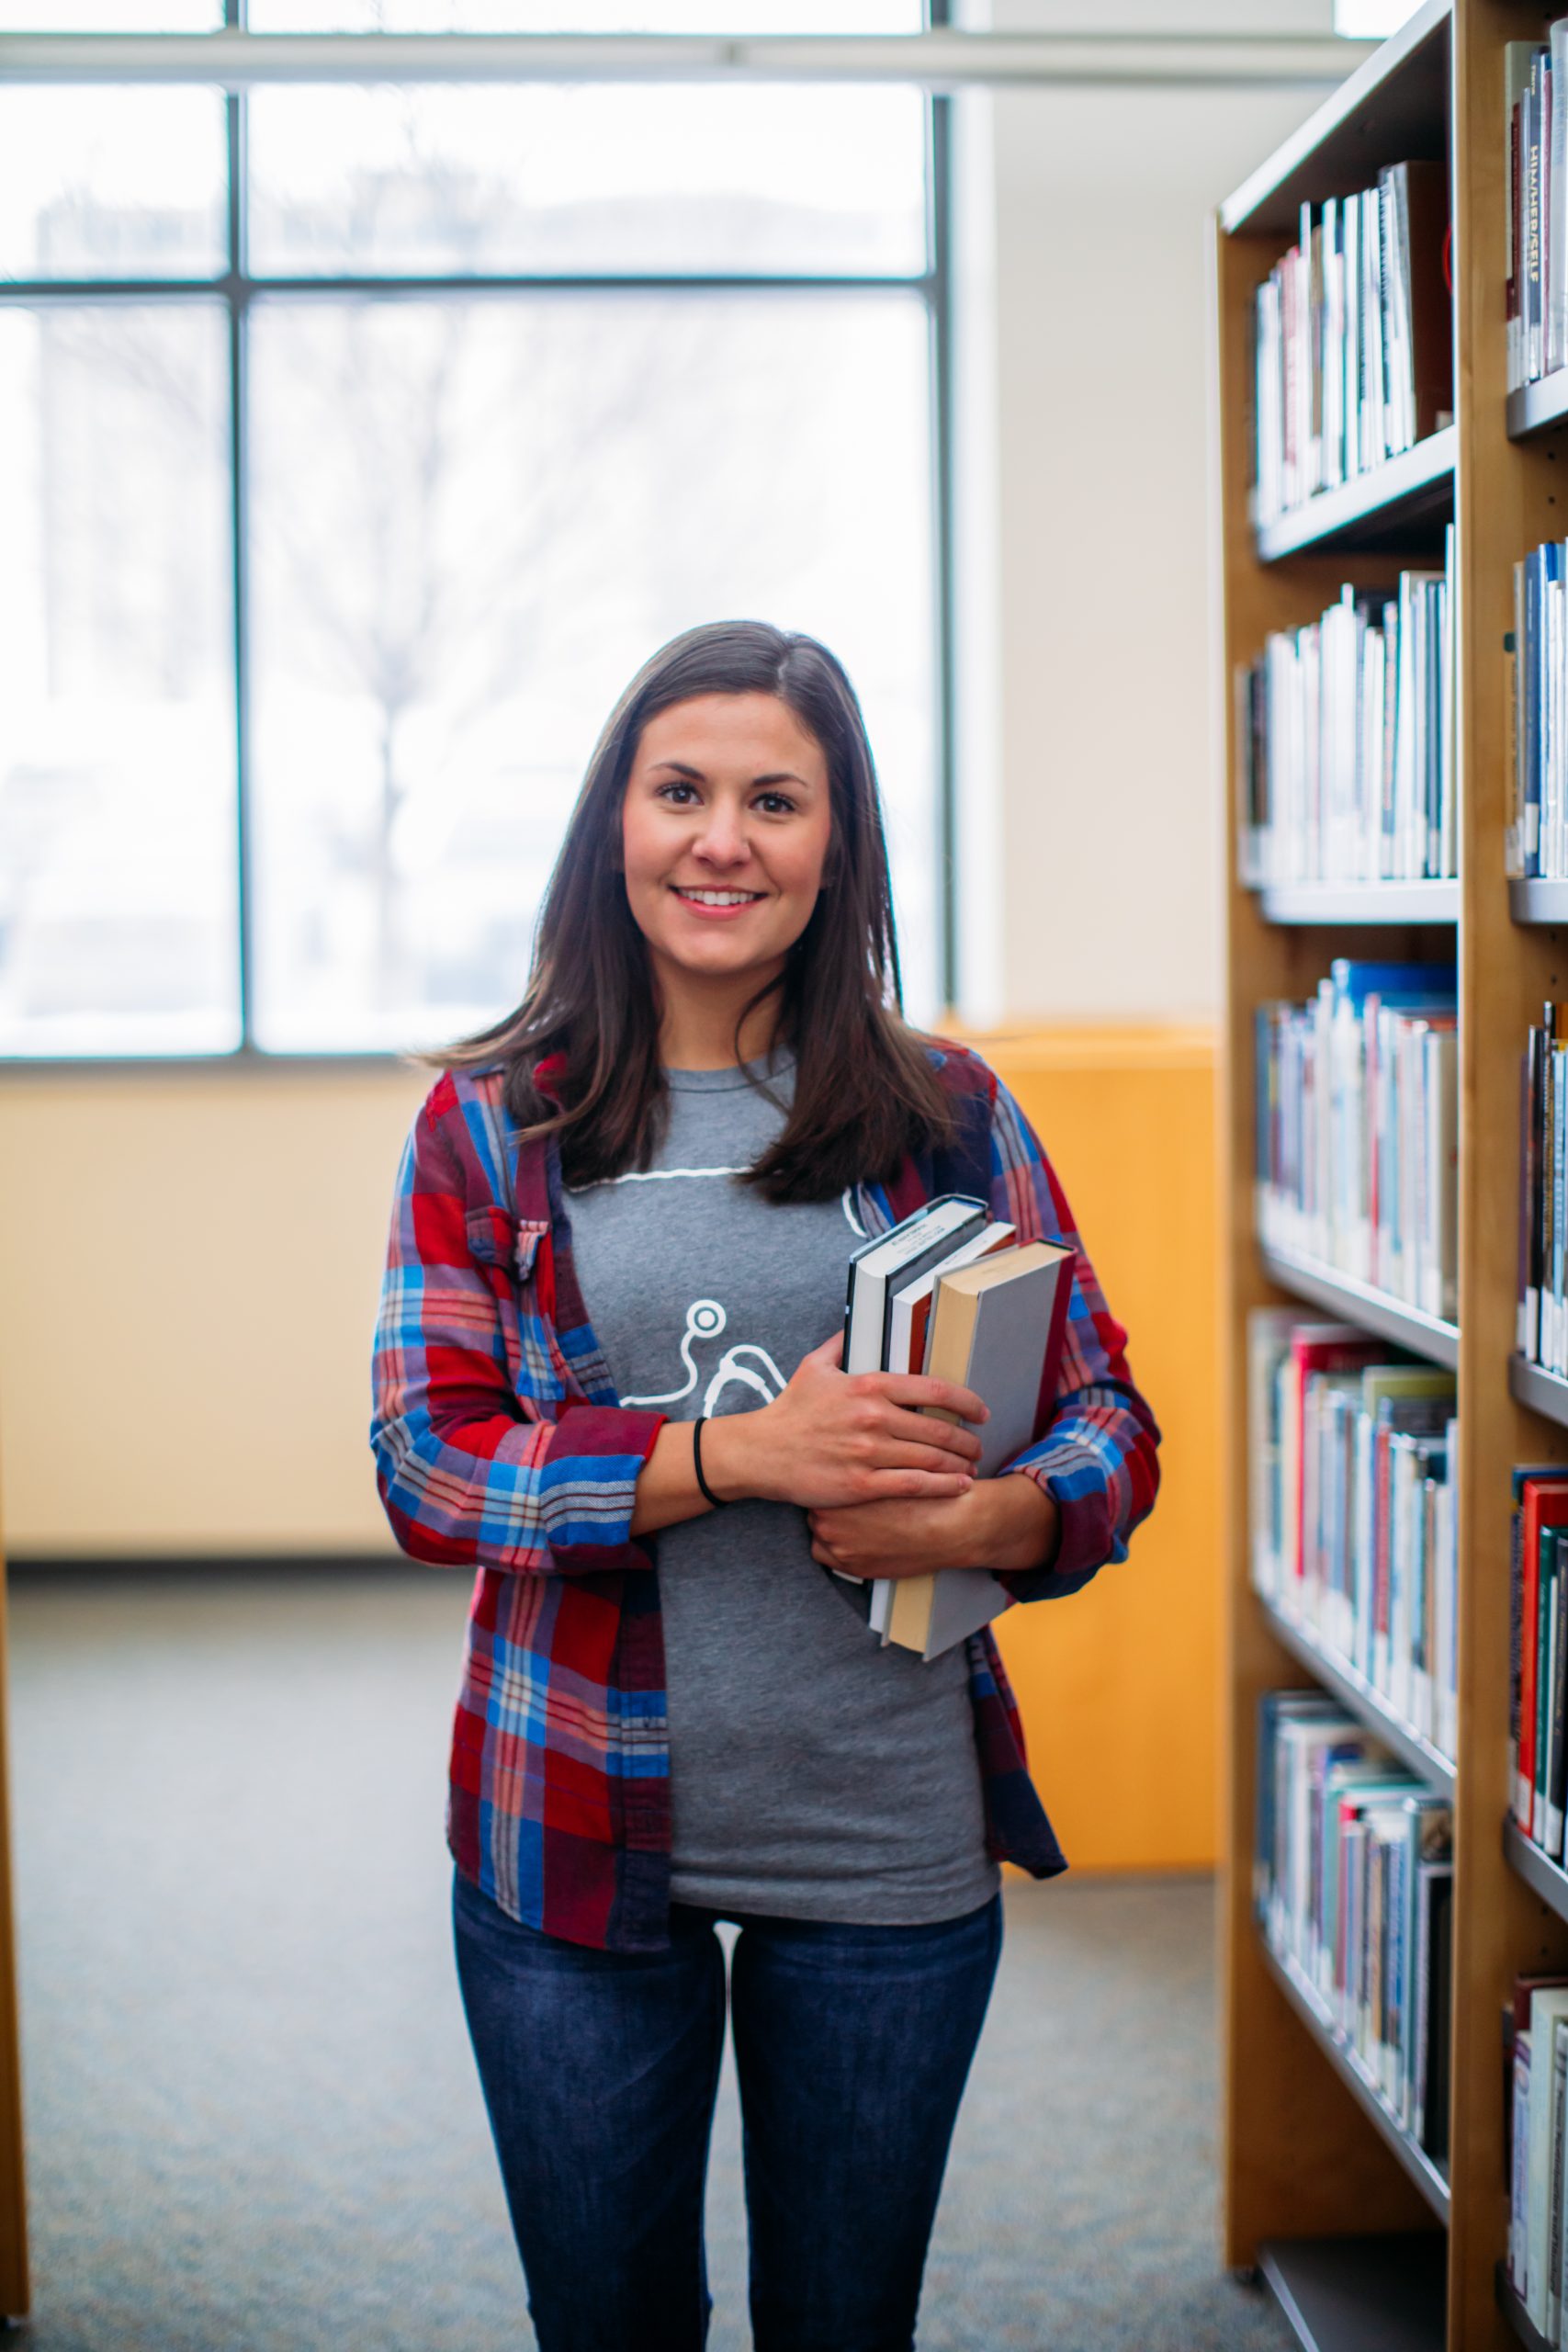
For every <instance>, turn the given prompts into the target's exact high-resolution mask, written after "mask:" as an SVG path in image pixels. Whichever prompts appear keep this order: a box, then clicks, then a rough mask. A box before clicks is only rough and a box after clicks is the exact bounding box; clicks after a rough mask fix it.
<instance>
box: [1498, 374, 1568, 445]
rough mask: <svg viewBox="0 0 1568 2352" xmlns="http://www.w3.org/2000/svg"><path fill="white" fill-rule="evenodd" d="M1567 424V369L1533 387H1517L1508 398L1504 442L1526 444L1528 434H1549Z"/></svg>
mask: <svg viewBox="0 0 1568 2352" xmlns="http://www.w3.org/2000/svg"><path fill="white" fill-rule="evenodd" d="M1560 424H1568V368H1556V369H1554V370H1553V372H1552V374H1551V375H1550V376H1542V377H1541V378H1540V380H1539V381H1538V382H1536V383H1534V384H1521V385H1520V386H1519V389H1518V390H1517V392H1510V393H1509V394H1508V438H1509V439H1510V440H1511V441H1528V440H1529V436H1530V435H1531V434H1532V433H1551V432H1552V431H1554V430H1555V429H1556V427H1557V426H1558V425H1560Z"/></svg>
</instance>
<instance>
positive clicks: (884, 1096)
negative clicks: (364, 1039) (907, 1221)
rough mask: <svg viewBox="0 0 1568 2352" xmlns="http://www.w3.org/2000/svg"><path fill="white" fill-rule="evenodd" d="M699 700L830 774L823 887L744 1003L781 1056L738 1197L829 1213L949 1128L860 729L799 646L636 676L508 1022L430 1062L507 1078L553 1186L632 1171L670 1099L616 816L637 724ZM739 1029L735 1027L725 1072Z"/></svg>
mask: <svg viewBox="0 0 1568 2352" xmlns="http://www.w3.org/2000/svg"><path fill="white" fill-rule="evenodd" d="M714 694H719V695H746V694H765V695H777V696H778V698H779V700H780V701H781V702H783V703H784V704H785V705H786V706H787V707H788V708H789V709H790V710H791V711H792V712H793V713H794V715H795V718H796V719H798V721H799V722H800V724H801V726H802V727H804V728H805V729H806V730H807V733H808V734H809V735H811V736H812V738H813V739H814V740H815V741H816V742H817V743H818V745H819V746H820V748H821V750H822V752H823V755H824V757H825V759H826V761H827V763H828V776H829V803H830V809H831V819H832V834H831V840H830V843H829V853H828V863H827V868H826V871H827V875H828V876H829V879H828V881H827V882H826V884H825V887H824V888H823V889H822V890H821V892H820V893H819V894H818V899H817V904H816V906H815V907H814V908H813V909H812V911H811V915H810V919H809V920H808V922H807V925H806V928H805V930H804V931H803V932H802V933H801V935H800V937H799V938H798V939H797V940H796V942H795V945H794V947H793V948H792V949H791V950H790V953H789V956H788V959H787V962H786V965H785V968H784V973H783V975H782V977H781V978H780V979H778V980H777V981H774V982H773V983H772V984H771V988H770V989H763V990H761V991H760V992H759V995H758V997H756V998H754V999H753V1000H752V1003H753V1004H755V1003H758V1002H760V1001H761V997H762V996H765V995H767V994H769V993H771V992H772V989H777V990H779V991H780V995H781V1001H780V1005H779V1023H778V1034H779V1035H780V1036H781V1038H783V1039H784V1040H786V1041H787V1042H788V1043H789V1045H790V1046H792V1047H793V1049H794V1053H795V1094H794V1100H793V1103H792V1105H791V1108H790V1111H789V1114H788V1118H787V1120H786V1123H785V1125H784V1129H783V1131H782V1133H781V1134H780V1135H779V1136H778V1137H777V1138H776V1140H775V1141H774V1142H773V1144H771V1145H770V1146H769V1148H768V1149H767V1150H766V1151H765V1152H763V1154H762V1155H761V1159H759V1160H758V1161H757V1163H756V1165H755V1166H754V1167H753V1168H751V1169H750V1170H749V1171H748V1178H749V1181H750V1182H753V1183H756V1184H758V1185H760V1186H761V1189H762V1191H763V1193H765V1194H766V1195H767V1197H768V1198H769V1199H771V1200H776V1201H814V1200H830V1199H831V1198H832V1197H833V1195H834V1194H835V1193H840V1192H841V1191H842V1190H843V1189H844V1187H845V1185H847V1184H854V1183H862V1182H886V1181H887V1180H888V1179H889V1178H891V1177H892V1176H893V1175H894V1174H895V1173H896V1172H897V1169H898V1167H899V1165H900V1164H901V1162H902V1160H903V1159H904V1157H905V1155H906V1154H907V1153H909V1152H913V1151H919V1150H921V1149H922V1148H931V1147H934V1146H936V1145H939V1144H942V1143H943V1142H946V1141H947V1140H949V1138H950V1137H951V1136H952V1134H953V1115H952V1114H951V1112H950V1110H949V1108H948V1105H947V1099H946V1096H945V1094H944V1092H943V1090H942V1085H941V1082H940V1081H939V1080H938V1078H937V1076H936V1073H935V1070H934V1069H933V1068H932V1065H931V1058H930V1056H929V1053H928V1051H927V1049H926V1047H925V1046H924V1044H923V1042H922V1040H921V1038H920V1037H919V1035H918V1033H917V1032H916V1031H914V1030H912V1029H910V1028H909V1027H908V1024H907V1023H905V1021H904V1019H903V1015H902V1012H901V1010H900V1004H901V997H900V985H899V976H898V949H897V941H896V940H895V937H894V932H893V896H892V889H891V886H890V883H889V879H888V871H887V843H886V836H885V834H884V831H883V823H882V807H881V801H880V798H879V797H878V793H877V786H876V770H875V766H874V762H873V759H872V754H871V745H870V743H869V742H868V741H867V740H866V731H865V721H864V719H863V717H862V715H861V708H860V704H859V702H858V701H857V700H856V697H855V692H854V688H853V687H852V685H851V684H850V682H849V679H848V678H847V677H846V676H845V674H844V672H843V670H842V668H841V667H840V664H839V662H836V661H835V660H834V658H833V656H832V654H831V653H829V651H828V649H827V647H826V646H824V645H819V644H818V641H817V639H815V638H811V637H804V636H800V635H798V634H795V633H792V632H790V631H787V630H784V629H777V628H769V627H768V626H767V624H766V623H764V622H762V621H715V622H712V623H710V624H708V625H707V626H706V627H705V628H692V629H687V630H686V631H685V632H684V633H683V635H682V636H680V637H677V638H672V639H671V641H670V643H669V644H668V645H666V646H663V647H661V648H660V651H659V652H657V653H656V654H654V655H653V657H652V659H651V660H650V661H649V662H645V664H644V665H643V667H642V669H641V670H639V671H638V673H637V676H636V677H635V678H634V679H633V680H632V682H631V684H630V685H629V686H628V687H627V688H626V692H625V694H624V695H622V696H621V698H620V701H619V702H618V703H617V704H616V705H615V709H614V711H613V712H612V713H611V715H610V718H609V720H608V722H607V724H606V726H605V728H604V733H603V734H602V735H601V736H600V738H599V741H598V743H597V745H596V746H595V748H594V752H593V756H592V759H591V760H590V762H589V763H588V772H587V775H585V776H584V778H583V782H582V789H581V792H580V793H579V794H578V797H577V806H576V807H575V809H573V810H572V813H571V820H570V823H569V825H568V826H567V831H566V839H565V840H564V841H563V842H562V843H561V848H560V854H559V856H558V858H557V860H556V864H555V871H554V872H553V873H552V875H551V876H550V879H549V885H548V888H547V890H546V893H545V899H544V904H543V906H542V907H541V909H540V912H539V921H538V927H537V930H536V934H535V941H534V957H533V966H532V969H531V970H530V973H529V976H528V988H527V993H526V994H525V997H524V999H523V1001H522V1003H521V1004H520V1005H519V1006H518V1007H517V1010H516V1011H515V1012H509V1013H507V1014H505V1015H504V1017H503V1018H502V1020H500V1021H498V1022H496V1023H494V1024H493V1025H492V1026H491V1028H489V1029H484V1030H481V1031H480V1032H479V1035H477V1036H473V1037H468V1038H464V1039H463V1040H462V1041H461V1042H460V1043H459V1044H457V1045H456V1046H451V1047H449V1048H448V1049H447V1050H446V1052H444V1053H442V1054H440V1055H432V1056H430V1057H428V1058H429V1059H431V1060H433V1061H436V1062H438V1063H439V1064H440V1065H441V1066H442V1067H443V1068H446V1069H490V1068H494V1067H496V1066H498V1065H502V1066H504V1069H505V1071H506V1082H505V1100H506V1105H507V1108H508V1110H509V1111H510V1112H511V1113H512V1115H513V1118H514V1119H516V1120H517V1122H518V1123H519V1125H521V1126H522V1127H523V1128H524V1130H525V1132H526V1133H527V1134H529V1135H532V1136H547V1135H556V1136H559V1138H560V1155H561V1166H562V1170H563V1172H564V1174H565V1176H566V1179H567V1182H569V1183H572V1184H584V1183H592V1182H597V1181H602V1180H603V1179H604V1178H605V1177H610V1176H619V1175H622V1174H624V1173H625V1172H626V1170H628V1169H643V1168H646V1167H648V1165H649V1161H650V1159H652V1156H653V1153H654V1150H655V1148H656V1146H657V1144H658V1141H659V1137H660V1132H661V1129H662V1125H663V1121H664V1118H665V1116H666V1114H667V1107H668V1096H667V1091H666V1088H665V1083H664V1077H663V1072H662V1070H661V1069H660V1059H659V1015H658V1007H657V1002H656V999H655V990H654V983H653V974H652V970H651V967H650V965H649V956H648V945H647V942H646V941H645V940H644V938H643V935H642V933H641V932H640V931H639V930H638V928H637V922H636V920H635V919H634V917H633V915H632V911H631V909H630V907H629V905H628V904H627V900H626V885H625V881H624V879H623V876H622V874H621V870H620V864H619V857H618V849H619V843H620V833H621V808H622V803H623V801H624V799H625V797H626V783H627V780H628V778H629V776H630V775H631V770H632V764H633V762H634V760H635V759H636V756H637V744H638V742H639V741H640V739H641V735H642V730H643V728H644V727H645V726H646V725H647V723H648V721H649V719H650V718H652V717H653V716H654V714H655V713H656V712H658V711H660V710H666V709H668V708H669V707H670V706H671V704H672V703H678V702H686V701H688V700H690V699H691V698H692V697H693V696H694V695H714ZM750 1010H751V1006H750V1005H748V1006H747V1007H746V1008H745V1009H744V1010H743V1012H742V1013H741V1015H740V1019H739V1020H738V1022H737V1023H736V1035H737V1053H738V1055H739V1030H740V1022H741V1021H743V1020H744V1019H745V1014H746V1012H750ZM556 1057H559V1058H558V1059H557V1058H556ZM544 1064H549V1065H550V1067H549V1068H548V1069H542V1068H541V1065H544Z"/></svg>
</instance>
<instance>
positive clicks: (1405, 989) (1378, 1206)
mask: <svg viewBox="0 0 1568 2352" xmlns="http://www.w3.org/2000/svg"><path fill="white" fill-rule="evenodd" d="M1455 983H1456V974H1455V970H1454V967H1453V966H1452V965H1436V964H1371V963H1360V962H1356V961H1353V960H1351V959H1350V958H1348V957H1346V956H1340V957H1338V958H1337V959H1336V961H1335V963H1334V965H1333V966H1332V967H1331V970H1330V973H1329V977H1328V978H1326V979H1325V980H1323V981H1321V982H1320V983H1319V986H1318V992H1317V995H1316V997H1315V999H1314V1001H1312V1002H1310V1003H1308V1004H1304V1005H1301V1004H1294V1003H1290V1002H1280V1001H1269V1002H1265V1003H1263V1004H1261V1005H1259V1006H1258V1012H1257V1026H1256V1041H1257V1072H1256V1085H1257V1096H1256V1103H1257V1135H1256V1145H1257V1150H1256V1161H1255V1172H1256V1177H1257V1213H1258V1234H1259V1237H1260V1238H1261V1239H1262V1240H1263V1241H1264V1242H1265V1243H1266V1244H1267V1245H1268V1246H1269V1248H1271V1249H1276V1250H1281V1251H1284V1252H1286V1253H1288V1254H1290V1255H1292V1256H1295V1257H1299V1258H1307V1259H1314V1260H1316V1261H1318V1262H1319V1263H1321V1264H1324V1265H1328V1266H1332V1267H1335V1268H1336V1269H1337V1270H1338V1271H1339V1272H1342V1273H1347V1274H1349V1275H1350V1276H1352V1277H1353V1278H1354V1279H1355V1280H1356V1281H1358V1282H1362V1283H1371V1284H1373V1285H1374V1286H1375V1287H1376V1288H1378V1289H1380V1290H1383V1291H1386V1292H1388V1293H1389V1294H1390V1295H1391V1296H1393V1297H1394V1298H1397V1299H1400V1300H1402V1301H1403V1302H1404V1303H1405V1304H1406V1305H1408V1306H1416V1307H1418V1308H1419V1309H1420V1310H1421V1311H1422V1312H1423V1313H1424V1314H1427V1315H1432V1316H1436V1317H1438V1318H1440V1319H1448V1318H1451V1317H1452V1316H1453V1314H1454V1312H1455V1301H1456V1298H1457V1295H1458V1280H1459V1228H1458V1200H1457V1166H1458V1150H1459V1119H1458V1073H1459V1032H1458V1011H1457V997H1456V985H1455Z"/></svg>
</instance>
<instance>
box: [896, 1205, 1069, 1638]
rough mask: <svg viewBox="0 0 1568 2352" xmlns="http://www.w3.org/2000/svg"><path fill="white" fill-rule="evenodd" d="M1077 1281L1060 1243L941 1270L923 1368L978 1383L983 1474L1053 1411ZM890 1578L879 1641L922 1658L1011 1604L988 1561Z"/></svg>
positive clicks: (1028, 1439)
mask: <svg viewBox="0 0 1568 2352" xmlns="http://www.w3.org/2000/svg"><path fill="white" fill-rule="evenodd" d="M1072 1283H1073V1252H1072V1251H1071V1250H1068V1249H1065V1248H1064V1247H1063V1246H1062V1244H1061V1243H1060V1242H1055V1241H1028V1242H1024V1243H1023V1244H1022V1245H1021V1247H1019V1248H1016V1249H1012V1250H998V1253H997V1254H996V1256H995V1257H991V1258H985V1259H982V1260H981V1261H980V1262H979V1263H978V1264H976V1265H973V1266H965V1267H964V1268H962V1269H961V1270H960V1271H959V1272H955V1273H951V1274H942V1275H941V1276H940V1277H939V1278H938V1281H937V1285H936V1296H935V1299H934V1301H933V1303H932V1306H931V1326H930V1331H929V1334H928V1338H927V1342H926V1361H925V1370H926V1372H927V1374H929V1375H930V1376H931V1377H932V1378H933V1379H938V1380H953V1381H956V1382H957V1383H958V1384H959V1385H960V1386H961V1387H964V1388H972V1389H974V1391H975V1392H976V1395H977V1396H978V1397H980V1398H981V1399H982V1400H983V1402H984V1403H985V1404H987V1405H988V1406H989V1408H990V1419H989V1420H987V1421H984V1422H982V1423H981V1424H980V1426H979V1432H978V1433H979V1438H980V1459H979V1461H978V1462H977V1463H976V1473H977V1475H978V1476H980V1477H982V1478H988V1477H992V1476H995V1474H996V1473H997V1472H998V1470H999V1469H1001V1468H1002V1467H1003V1465H1004V1464H1006V1463H1009V1462H1010V1461H1011V1460H1012V1459H1013V1457H1014V1455H1015V1454H1018V1453H1022V1451H1023V1449H1024V1447H1025V1446H1026V1445H1029V1444H1031V1443H1032V1442H1033V1439H1034V1437H1035V1434H1036V1432H1037V1431H1038V1430H1040V1429H1042V1428H1043V1426H1044V1423H1045V1420H1046V1419H1047V1418H1048V1417H1049V1412H1050V1404H1051V1398H1052V1397H1053V1395H1054V1394H1055V1385H1056V1371H1057V1366H1058V1364H1059V1363H1060V1361H1061V1352H1062V1335H1063V1333H1064V1331H1065V1329H1066V1320H1067V1305H1068V1301H1069V1299H1070V1298H1071V1295H1072ZM926 1409H927V1410H929V1411H931V1412H933V1413H935V1412H936V1411H937V1408H934V1407H928V1408H926ZM937 1418H939V1419H942V1420H949V1421H955V1420H956V1419H958V1416H957V1415H956V1414H955V1413H938V1414H937ZM886 1581H887V1582H889V1583H891V1584H892V1585H893V1588H894V1590H893V1594H892V1598H891V1601H890V1603H889V1604H888V1606H887V1610H886V1633H885V1634H884V1635H883V1640H884V1642H896V1643H897V1645H898V1646H899V1647H900V1648H901V1649H910V1650H918V1651H919V1654H920V1656H921V1657H925V1658H933V1657H941V1656H942V1652H943V1650H948V1649H951V1648H952V1647H953V1644H954V1643H955V1642H961V1641H963V1640H964V1639H965V1638H966V1636H967V1635H968V1634H974V1633H977V1632H978V1631H979V1629H980V1627H981V1626H982V1625H985V1624H987V1623H989V1622H990V1620H991V1619H992V1618H993V1617H996V1616H999V1614H1000V1613H1001V1611H1003V1610H1004V1609H1005V1608H1006V1607H1007V1594H1006V1593H1005V1591H1004V1590H1003V1589H1002V1587H1001V1586H1000V1585H999V1584H998V1582H997V1580H996V1578H995V1577H993V1576H992V1575H991V1573H990V1571H989V1570H988V1569H987V1568H944V1569H942V1572H941V1574H940V1575H938V1576H929V1577H890V1578H888V1579H886Z"/></svg>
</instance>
